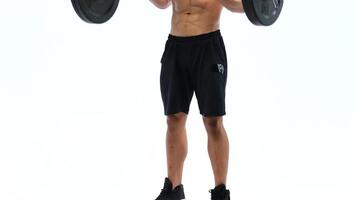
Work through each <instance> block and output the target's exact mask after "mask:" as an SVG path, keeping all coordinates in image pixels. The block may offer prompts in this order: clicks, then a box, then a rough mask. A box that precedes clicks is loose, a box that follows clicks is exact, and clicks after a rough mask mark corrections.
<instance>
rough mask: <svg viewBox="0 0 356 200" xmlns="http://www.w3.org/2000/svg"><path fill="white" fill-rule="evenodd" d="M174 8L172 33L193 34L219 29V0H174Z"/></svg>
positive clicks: (220, 8) (220, 7)
mask: <svg viewBox="0 0 356 200" xmlns="http://www.w3.org/2000/svg"><path fill="white" fill-rule="evenodd" d="M172 8H173V16H172V26H171V34H172V35H176V36H192V35H199V34H203V33H208V32H212V31H215V30H217V29H219V26H220V14H221V10H222V5H221V3H220V1H219V0H172Z"/></svg>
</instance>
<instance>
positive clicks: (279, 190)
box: [0, 0, 356, 200]
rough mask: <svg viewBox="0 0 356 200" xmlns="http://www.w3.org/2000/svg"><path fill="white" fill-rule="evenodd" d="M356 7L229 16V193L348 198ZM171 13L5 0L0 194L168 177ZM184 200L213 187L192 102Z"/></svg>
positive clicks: (137, 193) (142, 186) (101, 192)
mask: <svg viewBox="0 0 356 200" xmlns="http://www.w3.org/2000/svg"><path fill="white" fill-rule="evenodd" d="M355 8H356V1H354V0H340V1H338V2H336V1H335V0H313V1H307V0H287V1H286V2H285V6H284V10H283V14H282V15H281V18H280V19H279V21H278V22H277V23H276V24H275V25H273V26H272V27H268V28H266V27H256V26H253V25H252V24H250V23H249V21H248V20H247V18H246V17H245V16H244V15H243V14H236V13H231V12H229V11H228V10H224V11H223V14H222V17H221V32H222V34H223V37H224V41H225V45H226V50H227V54H228V61H229V66H228V68H229V75H228V82H227V91H226V92H227V96H226V112H227V115H226V116H225V117H224V124H225V128H226V130H227V132H228V135H229V140H230V162H229V163H230V165H229V175H228V181H227V187H228V189H230V191H231V197H232V199H235V200H237V199H240V200H260V199H265V200H286V199H288V200H318V199H323V200H355V199H356V170H355V169H356V156H355V154H356V145H355V143H356V106H355V102H356V58H355V52H356V39H355V35H356V27H355V25H356V23H355V19H356V14H355ZM171 13H172V11H171V8H169V9H166V10H159V9H157V8H155V7H154V6H153V5H152V4H151V3H149V1H148V0H140V1H129V0H125V1H124V0H122V1H121V2H120V6H119V9H118V12H117V13H116V15H115V16H114V17H113V18H112V20H110V21H109V22H108V23H106V24H105V25H90V24H86V23H84V22H82V21H81V20H80V19H79V18H78V17H77V16H76V14H75V13H74V10H73V8H72V5H71V3H70V1H69V0H61V1H55V0H18V1H9V0H8V1H5V0H0V199H1V200H99V199H106V200H121V199H134V200H136V199H151V200H153V199H154V198H155V197H156V196H157V195H158V193H159V192H160V189H161V188H162V186H163V180H164V177H165V175H166V160H165V156H166V155H165V131H166V123H165V116H164V115H163V104H162V101H161V96H160V89H159V73H160V63H159V59H160V58H161V55H162V53H163V48H164V43H165V41H166V39H167V36H168V33H169V30H170V16H171ZM187 131H188V143H189V147H188V148H189V153H188V157H187V160H186V162H185V168H184V173H183V184H184V187H185V192H186V197H187V199H188V200H189V199H201V200H203V199H209V197H210V196H209V195H210V193H209V192H208V189H211V188H212V187H213V185H214V181H213V174H212V170H211V166H210V161H209V157H208V153H207V135H206V133H205V130H204V127H203V123H202V119H201V116H200V114H199V110H198V106H197V102H196V98H195V96H194V97H193V100H192V103H191V106H190V114H189V117H188V122H187Z"/></svg>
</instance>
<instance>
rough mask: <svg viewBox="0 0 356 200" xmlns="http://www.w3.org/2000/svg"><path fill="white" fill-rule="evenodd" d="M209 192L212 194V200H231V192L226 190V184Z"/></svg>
mask: <svg viewBox="0 0 356 200" xmlns="http://www.w3.org/2000/svg"><path fill="white" fill-rule="evenodd" d="M209 192H210V193H211V200H230V190H227V189H226V186H225V184H220V185H217V186H216V187H215V188H214V189H210V190H209Z"/></svg>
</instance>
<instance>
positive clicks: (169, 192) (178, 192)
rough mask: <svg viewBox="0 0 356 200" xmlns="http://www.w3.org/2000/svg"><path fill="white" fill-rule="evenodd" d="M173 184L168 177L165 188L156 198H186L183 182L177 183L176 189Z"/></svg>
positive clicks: (167, 199) (173, 199)
mask: <svg viewBox="0 0 356 200" xmlns="http://www.w3.org/2000/svg"><path fill="white" fill-rule="evenodd" d="M172 187H173V184H172V182H171V181H170V180H169V178H168V177H166V178H165V179H164V185H163V189H161V193H160V194H159V196H158V197H157V198H156V199H155V200H181V199H185V195H184V188H183V185H182V184H179V185H177V186H176V187H175V188H174V189H173V188H172Z"/></svg>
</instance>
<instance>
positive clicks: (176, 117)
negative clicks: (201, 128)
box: [167, 112, 187, 130]
mask: <svg viewBox="0 0 356 200" xmlns="http://www.w3.org/2000/svg"><path fill="white" fill-rule="evenodd" d="M186 118H187V114H185V113H183V112H179V113H175V114H171V115H168V116H167V125H168V129H170V130H176V129H179V128H183V127H184V126H185V121H186Z"/></svg>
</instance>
